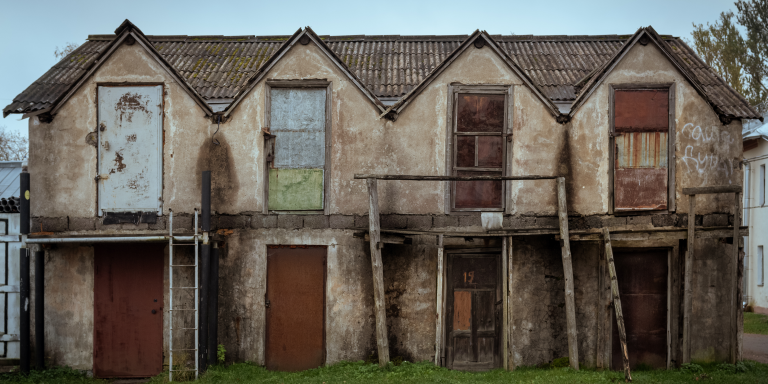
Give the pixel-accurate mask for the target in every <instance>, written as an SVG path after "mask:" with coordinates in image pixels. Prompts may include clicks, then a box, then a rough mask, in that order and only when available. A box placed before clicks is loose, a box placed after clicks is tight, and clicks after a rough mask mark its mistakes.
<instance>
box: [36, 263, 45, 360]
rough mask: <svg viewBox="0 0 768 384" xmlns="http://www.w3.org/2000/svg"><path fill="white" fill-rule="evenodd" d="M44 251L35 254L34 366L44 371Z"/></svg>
mask: <svg viewBox="0 0 768 384" xmlns="http://www.w3.org/2000/svg"><path fill="white" fill-rule="evenodd" d="M44 293H45V251H36V252H35V365H36V366H37V370H38V371H42V370H43V369H45V295H44Z"/></svg>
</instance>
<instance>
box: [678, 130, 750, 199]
mask: <svg viewBox="0 0 768 384" xmlns="http://www.w3.org/2000/svg"><path fill="white" fill-rule="evenodd" d="M681 135H682V140H680V147H681V148H684V150H683V155H682V157H681V159H680V160H681V161H682V162H683V163H684V164H685V170H686V171H687V172H688V173H689V174H692V175H697V176H698V179H699V185H700V186H704V185H714V184H724V183H725V181H726V180H727V182H728V184H731V183H732V182H733V180H732V179H731V177H732V176H733V173H734V171H735V170H736V168H738V166H739V164H738V162H737V159H735V158H734V156H733V153H732V151H731V148H732V146H733V145H734V144H735V143H736V138H734V137H733V136H732V135H731V132H728V131H726V130H721V129H720V128H719V127H717V126H710V127H704V128H702V127H700V126H698V125H694V124H693V123H688V124H685V125H684V126H683V129H682V131H681ZM710 179H711V180H712V183H710V182H709V181H710ZM715 180H718V181H717V182H715Z"/></svg>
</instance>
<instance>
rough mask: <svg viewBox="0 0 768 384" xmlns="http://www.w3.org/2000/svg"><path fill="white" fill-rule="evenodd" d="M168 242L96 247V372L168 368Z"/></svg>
mask: <svg viewBox="0 0 768 384" xmlns="http://www.w3.org/2000/svg"><path fill="white" fill-rule="evenodd" d="M163 247H164V245H159V244H98V245H96V246H95V247H94V259H95V260H94V269H95V273H94V282H93V291H94V292H93V373H94V375H95V376H96V377H102V378H106V377H150V376H155V375H157V374H159V373H160V372H161V371H162V369H163Z"/></svg>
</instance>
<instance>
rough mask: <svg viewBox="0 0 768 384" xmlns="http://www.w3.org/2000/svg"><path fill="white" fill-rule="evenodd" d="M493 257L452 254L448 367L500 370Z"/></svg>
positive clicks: (496, 259)
mask: <svg viewBox="0 0 768 384" xmlns="http://www.w3.org/2000/svg"><path fill="white" fill-rule="evenodd" d="M499 270H500V268H499V257H498V255H495V254H491V255H489V254H472V255H452V256H451V258H450V264H449V266H448V271H447V272H448V273H447V277H448V284H449V285H448V308H447V309H448V311H447V316H446V331H447V340H448V343H447V346H446V347H447V356H448V368H451V369H458V370H466V371H486V370H491V369H494V368H498V367H500V363H501V358H500V354H499V349H500V348H499V340H500V335H501V327H500V325H501V321H500V318H499V317H500V315H501V310H500V309H501V286H500V284H499V283H498V282H499V280H500V279H499Z"/></svg>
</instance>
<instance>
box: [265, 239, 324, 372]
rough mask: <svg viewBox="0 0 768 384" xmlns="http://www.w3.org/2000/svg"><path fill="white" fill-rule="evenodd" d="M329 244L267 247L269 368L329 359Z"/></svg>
mask: <svg viewBox="0 0 768 384" xmlns="http://www.w3.org/2000/svg"><path fill="white" fill-rule="evenodd" d="M325 255H326V247H318V246H306V245H304V246H281V245H271V246H269V247H268V248H267V302H266V305H267V340H266V344H267V345H266V360H267V369H269V370H275V371H301V370H305V369H311V368H317V367H319V366H321V365H322V364H323V362H324V360H325Z"/></svg>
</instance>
